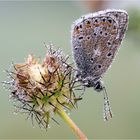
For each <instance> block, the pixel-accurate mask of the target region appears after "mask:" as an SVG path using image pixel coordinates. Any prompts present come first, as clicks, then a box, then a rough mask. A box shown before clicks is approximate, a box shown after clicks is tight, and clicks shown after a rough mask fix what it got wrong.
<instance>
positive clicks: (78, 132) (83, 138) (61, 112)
mask: <svg viewBox="0 0 140 140" xmlns="http://www.w3.org/2000/svg"><path fill="white" fill-rule="evenodd" d="M58 114H59V115H60V116H61V118H63V119H64V120H65V122H66V123H67V124H68V125H69V126H70V127H71V128H72V130H73V131H74V132H75V133H76V135H77V136H78V137H79V138H80V140H88V138H87V137H86V136H85V134H84V133H83V132H82V131H81V130H80V129H79V127H78V126H77V125H76V124H75V123H74V122H73V121H72V119H71V118H70V117H69V116H68V115H67V113H66V112H65V111H64V110H59V111H58Z"/></svg>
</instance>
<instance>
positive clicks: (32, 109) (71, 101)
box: [5, 47, 81, 128]
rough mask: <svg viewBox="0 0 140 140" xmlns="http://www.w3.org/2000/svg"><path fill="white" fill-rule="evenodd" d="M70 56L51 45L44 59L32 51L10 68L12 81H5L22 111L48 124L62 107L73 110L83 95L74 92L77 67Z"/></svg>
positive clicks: (44, 124)
mask: <svg viewBox="0 0 140 140" xmlns="http://www.w3.org/2000/svg"><path fill="white" fill-rule="evenodd" d="M66 60H67V58H65V57H63V56H62V52H61V51H60V50H53V49H52V47H50V48H49V49H48V51H47V54H46V56H45V59H44V60H43V62H40V60H38V59H36V58H35V57H34V56H33V55H29V56H28V58H27V60H26V62H24V63H22V64H14V65H13V66H14V70H13V71H12V72H9V71H8V75H9V76H10V81H8V82H5V83H6V84H8V85H10V86H9V87H10V90H11V95H10V97H11V98H12V99H14V100H15V99H16V100H17V101H18V102H19V104H18V105H17V104H16V106H17V107H18V108H19V110H20V111H22V112H26V113H28V114H29V116H31V118H32V120H33V119H35V120H36V121H37V122H38V124H40V126H43V127H45V128H47V127H48V124H49V121H50V119H53V120H54V118H53V115H54V114H57V112H58V110H61V109H69V110H71V109H72V108H73V107H74V106H75V104H76V102H77V101H78V100H80V99H81V98H76V96H75V94H74V91H75V87H77V86H75V84H76V80H75V78H74V76H73V74H74V69H73V68H72V66H70V65H69V64H67V62H66Z"/></svg>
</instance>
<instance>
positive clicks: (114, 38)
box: [71, 10, 128, 79]
mask: <svg viewBox="0 0 140 140" xmlns="http://www.w3.org/2000/svg"><path fill="white" fill-rule="evenodd" d="M127 25H128V15H127V13H126V12H125V11H124V10H106V11H100V12H97V13H94V14H88V15H85V16H83V17H81V18H80V19H78V20H77V21H75V23H74V24H73V27H72V32H71V35H72V47H73V55H74V60H75V63H76V65H77V68H78V70H79V71H81V73H82V77H83V78H85V77H88V76H90V77H93V78H95V79H96V78H101V77H102V75H103V74H104V73H105V72H106V71H107V69H108V68H109V67H110V66H111V63H112V61H113V60H114V57H115V55H116V53H117V51H118V49H119V48H120V45H121V42H122V39H123V37H124V34H125V31H126V29H127Z"/></svg>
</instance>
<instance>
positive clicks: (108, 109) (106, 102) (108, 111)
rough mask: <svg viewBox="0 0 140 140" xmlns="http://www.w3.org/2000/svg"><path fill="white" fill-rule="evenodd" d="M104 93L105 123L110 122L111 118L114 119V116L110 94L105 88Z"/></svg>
mask: <svg viewBox="0 0 140 140" xmlns="http://www.w3.org/2000/svg"><path fill="white" fill-rule="evenodd" d="M103 93H104V106H103V117H104V120H105V121H108V120H109V119H110V118H112V117H113V115H112V111H111V107H110V102H109V99H108V94H107V91H106V88H105V87H104V88H103Z"/></svg>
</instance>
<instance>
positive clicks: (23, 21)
mask: <svg viewBox="0 0 140 140" xmlns="http://www.w3.org/2000/svg"><path fill="white" fill-rule="evenodd" d="M106 8H117V9H125V10H127V11H128V13H129V16H130V19H129V29H128V31H127V34H126V37H125V39H124V41H123V43H122V47H121V49H120V51H119V54H118V56H117V58H116V61H115V62H114V63H113V65H112V68H111V69H110V70H109V71H108V73H107V74H106V75H105V77H104V78H103V81H104V84H105V86H106V88H107V91H108V94H109V98H110V101H111V106H112V110H113V112H114V117H113V119H112V120H110V121H109V122H104V121H103V116H102V108H103V96H102V94H100V93H96V92H95V91H93V89H92V88H91V89H87V90H86V93H85V94H84V98H83V100H82V101H81V102H80V103H79V108H78V109H77V110H73V111H72V112H71V113H70V116H71V118H72V119H73V120H74V121H75V122H76V123H77V124H78V126H79V127H80V128H81V129H82V130H83V131H84V132H85V134H86V135H87V136H88V138H89V139H93V138H95V139H99V138H100V139H104V138H106V139H109V138H112V139H128V138H131V139H133V138H135V139H139V138H140V10H139V9H140V1H139V0H129V1H127V0H126V1H124V0H118V1H114V0H112V1H111V0H110V1H58V2H56V1H43V2H39V1H34V2H33V1H32V2H28V1H24V2H23V1H22V2H12V1H9V2H8V1H7V2H6V1H5V2H4V1H3V2H2V1H0V81H1V82H2V81H4V80H6V73H4V72H3V70H4V69H9V67H10V64H11V62H12V61H13V62H18V63H19V62H23V61H24V58H26V57H27V55H28V54H29V53H32V54H35V55H36V56H40V57H41V58H43V57H44V55H45V51H46V49H45V47H44V45H43V43H44V42H46V43H47V44H50V43H53V44H54V45H55V46H57V47H60V48H61V49H62V50H63V51H64V52H65V53H66V54H70V55H71V54H72V53H71V45H70V27H71V24H72V22H73V21H74V20H76V19H77V18H79V17H80V16H81V15H83V14H86V13H88V12H94V11H97V10H100V9H106ZM70 61H71V62H72V61H73V60H72V57H70ZM8 96H9V91H6V90H5V89H3V87H2V84H1V85H0V139H74V138H76V137H75V135H74V134H73V133H72V132H71V130H70V128H69V127H68V126H67V125H66V124H65V122H63V121H62V120H61V119H60V118H59V117H56V119H57V120H58V121H59V122H60V126H59V125H57V124H55V123H54V122H53V121H52V122H51V124H50V126H51V128H50V129H49V130H48V131H47V132H46V131H45V130H41V129H40V128H39V127H38V126H37V125H36V127H35V128H34V129H33V126H32V124H31V121H30V120H25V118H26V115H23V114H17V115H14V114H13V111H14V107H13V103H12V102H9V97H8Z"/></svg>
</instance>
